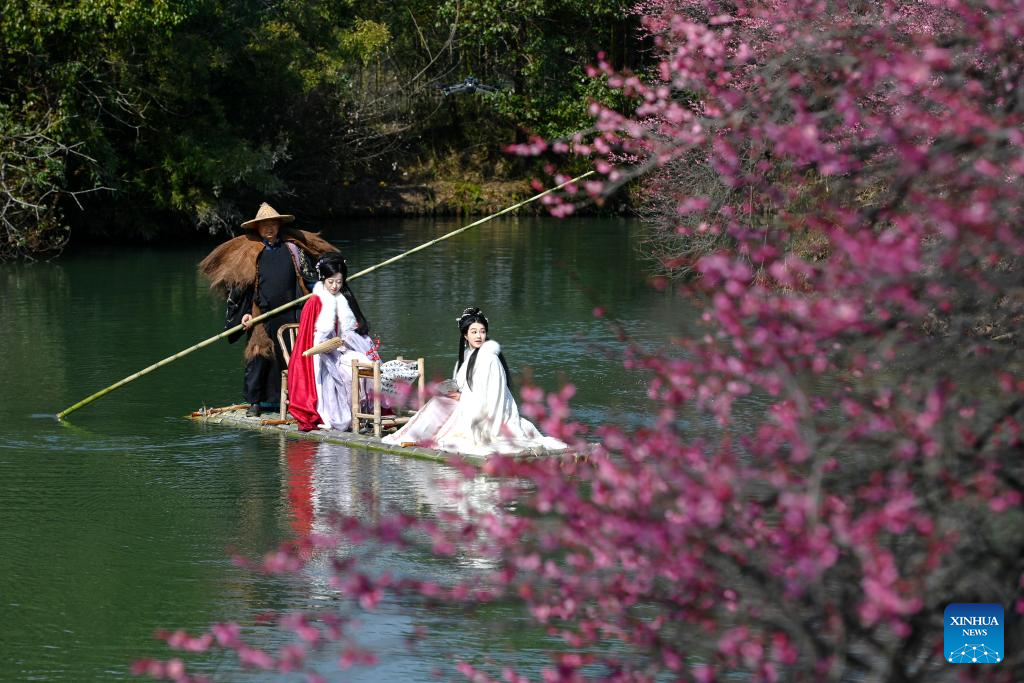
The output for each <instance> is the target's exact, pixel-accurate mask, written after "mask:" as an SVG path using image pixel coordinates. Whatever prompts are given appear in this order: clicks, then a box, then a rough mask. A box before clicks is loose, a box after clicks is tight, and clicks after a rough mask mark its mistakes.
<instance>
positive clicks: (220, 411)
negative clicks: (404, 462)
mask: <svg viewBox="0 0 1024 683" xmlns="http://www.w3.org/2000/svg"><path fill="white" fill-rule="evenodd" d="M246 407H247V406H245V405H236V406H227V407H224V408H210V409H207V408H204V409H202V410H197V411H196V412H194V413H192V414H191V415H189V416H188V418H189V419H190V420H193V421H195V422H200V423H203V424H214V425H223V426H225V427H238V428H241V429H252V430H256V431H260V432H264V433H267V434H283V435H285V436H286V437H289V438H294V439H307V440H310V441H323V442H326V443H335V444H339V445H341V446H348V447H349V448H363V449H366V450H370V451H379V452H384V453H396V454H398V455H405V456H408V457H410V458H420V459H423V460H435V461H438V462H448V461H449V460H451V459H452V458H454V457H456V455H455V454H454V453H449V452H447V451H440V450H437V449H434V448H423V447H421V446H405V447H403V446H394V445H392V444H387V443H384V442H383V441H381V440H380V438H378V437H376V436H373V434H355V433H353V432H341V431H338V430H336V429H330V430H315V431H312V432H300V431H299V429H298V427H297V426H296V425H295V422H294V421H293V420H287V421H285V420H278V419H275V418H277V415H276V414H265V415H263V416H261V417H248V416H246V414H245V409H246ZM536 455H537V454H536V453H534V452H531V451H527V452H523V453H520V454H518V455H517V456H516V457H535V456H536ZM458 457H460V458H462V459H463V460H464V461H467V462H475V463H482V462H483V461H484V460H485V459H486V458H484V457H481V456H479V455H468V454H467V455H459V456H458Z"/></svg>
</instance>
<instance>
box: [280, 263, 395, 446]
mask: <svg viewBox="0 0 1024 683" xmlns="http://www.w3.org/2000/svg"><path fill="white" fill-rule="evenodd" d="M316 272H317V276H318V277H319V278H320V281H319V282H317V283H316V286H315V287H313V296H312V297H310V299H309V301H307V302H306V305H305V306H304V307H303V309H302V317H301V319H300V320H299V331H298V336H297V337H296V339H295V347H294V349H293V350H292V355H291V359H290V361H289V363H288V411H289V412H290V413H291V414H292V416H293V417H294V418H295V419H296V421H297V422H298V424H299V430H300V431H310V430H313V429H339V430H346V429H348V428H349V427H350V426H351V424H352V398H351V397H352V360H353V359H358V360H360V361H364V362H366V361H368V360H371V359H373V360H376V359H378V358H380V356H379V355H377V349H376V347H375V346H374V343H373V341H372V340H371V339H370V337H369V336H368V335H369V332H370V323H369V322H367V320H366V317H365V316H363V313H362V311H361V310H359V303H358V302H357V301H356V297H355V295H354V294H353V293H352V290H351V289H349V287H348V282H347V278H348V266H347V264H346V263H345V260H344V259H343V258H342V257H341V254H339V253H337V252H330V253H327V254H325V255H324V256H323V257H322V258H321V259H320V260H319V261H317V264H316ZM334 337H338V338H340V339H341V340H342V346H341V347H340V348H337V349H335V350H333V351H329V352H326V353H318V354H314V355H313V356H312V357H307V356H303V355H302V352H303V351H305V350H306V349H308V348H310V347H312V346H316V345H317V344H320V343H322V342H324V341H327V340H329V339H332V338H334ZM367 388H368V387H364V389H367ZM362 395H363V396H366V395H368V392H366V391H365V390H364V391H363V392H362Z"/></svg>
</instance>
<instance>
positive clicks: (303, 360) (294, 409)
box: [288, 296, 323, 432]
mask: <svg viewBox="0 0 1024 683" xmlns="http://www.w3.org/2000/svg"><path fill="white" fill-rule="evenodd" d="M322 305H323V304H321V302H320V298H319V297H315V296H314V297H312V298H310V299H309V301H307V302H306V305H305V306H303V307H302V317H301V318H300V319H299V333H298V336H297V337H296V338H295V348H293V349H292V356H291V359H290V360H289V361H288V412H289V413H291V414H292V417H294V418H295V419H296V421H297V422H298V423H299V431H303V432H308V431H311V430H314V429H316V428H317V425H319V424H320V423H321V422H323V420H321V419H320V415H319V414H318V413H317V412H316V377H315V375H314V374H313V357H312V356H309V357H305V356H303V355H302V352H303V351H305V350H306V349H308V348H309V347H310V346H312V345H313V331H314V328H315V327H316V317H317V316H318V315H320V307H321V306H322Z"/></svg>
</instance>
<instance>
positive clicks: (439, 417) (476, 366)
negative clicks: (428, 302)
mask: <svg viewBox="0 0 1024 683" xmlns="http://www.w3.org/2000/svg"><path fill="white" fill-rule="evenodd" d="M487 331H488V323H487V318H486V317H485V316H484V314H483V313H482V312H481V311H480V309H479V308H467V309H466V310H465V312H463V314H462V316H461V317H459V334H460V340H459V359H458V363H457V364H456V365H455V379H454V381H455V384H456V386H457V387H458V391H454V392H452V393H451V394H448V395H447V396H436V397H434V398H432V399H431V400H430V401H429V402H427V404H426V405H425V406H423V408H422V409H421V410H420V411H419V412H417V413H416V415H414V416H413V418H412V419H411V420H410V421H409V422H407V423H406V424H405V426H403V427H402V428H401V429H400V430H398V431H397V432H395V433H394V434H391V435H388V436H385V437H384V439H383V440H384V442H385V443H389V444H395V445H399V444H408V443H415V444H416V445H418V446H425V447H428V448H438V449H441V450H444V451H451V452H453V453H465V454H468V455H488V454H491V453H503V454H510V453H519V452H522V451H527V450H533V451H546V450H547V451H558V450H564V449H566V448H567V447H568V446H567V445H566V444H565V443H563V442H561V441H559V440H558V439H555V438H552V437H549V436H544V435H543V434H541V433H540V431H539V430H538V429H537V428H536V427H534V426H533V424H532V423H531V422H530V421H529V420H526V419H524V418H523V417H521V416H520V415H519V408H518V407H517V406H516V401H515V399H514V398H513V397H512V391H511V390H510V388H509V381H508V364H507V363H506V362H505V356H504V355H503V354H502V353H501V346H499V345H498V342H496V341H494V340H492V339H488V338H487Z"/></svg>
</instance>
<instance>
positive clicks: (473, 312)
mask: <svg viewBox="0 0 1024 683" xmlns="http://www.w3.org/2000/svg"><path fill="white" fill-rule="evenodd" d="M472 317H480V318H483V320H484V324H485V325H486V324H487V316H486V315H484V312H483V311H481V310H480V309H479V308H477V307H476V306H470V307H469V308H467V309H466V310H464V311H463V312H462V315H460V316H459V317H458V318H456V319H455V322H457V323H459V327H462V322H463V321H464V320H465V319H466V318H472Z"/></svg>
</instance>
